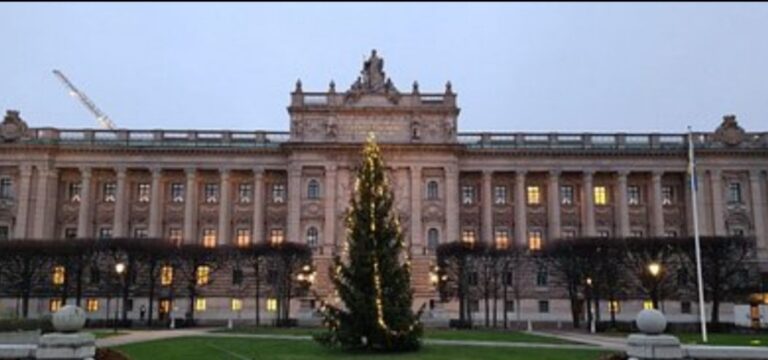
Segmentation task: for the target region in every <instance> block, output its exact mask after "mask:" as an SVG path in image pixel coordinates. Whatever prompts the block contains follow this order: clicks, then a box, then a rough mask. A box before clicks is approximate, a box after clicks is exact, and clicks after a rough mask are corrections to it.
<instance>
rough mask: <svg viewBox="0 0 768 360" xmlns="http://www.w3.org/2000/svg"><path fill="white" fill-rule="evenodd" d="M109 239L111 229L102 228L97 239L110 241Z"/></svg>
mask: <svg viewBox="0 0 768 360" xmlns="http://www.w3.org/2000/svg"><path fill="white" fill-rule="evenodd" d="M111 238H112V228H110V227H103V228H101V229H99V239H111Z"/></svg>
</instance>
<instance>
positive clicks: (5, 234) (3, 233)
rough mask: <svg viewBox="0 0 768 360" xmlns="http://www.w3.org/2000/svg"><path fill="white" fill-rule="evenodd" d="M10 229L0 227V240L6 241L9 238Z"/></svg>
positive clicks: (3, 226)
mask: <svg viewBox="0 0 768 360" xmlns="http://www.w3.org/2000/svg"><path fill="white" fill-rule="evenodd" d="M10 233H11V228H10V227H9V226H5V225H0V240H8V239H9V238H10V236H11V234H10Z"/></svg>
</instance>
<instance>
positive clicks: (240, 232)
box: [235, 229, 251, 246]
mask: <svg viewBox="0 0 768 360" xmlns="http://www.w3.org/2000/svg"><path fill="white" fill-rule="evenodd" d="M235 234H236V235H235V243H236V244H237V246H248V245H249V244H250V243H251V230H249V229H237V232H236V233H235Z"/></svg>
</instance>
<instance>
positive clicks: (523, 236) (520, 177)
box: [515, 170, 528, 248]
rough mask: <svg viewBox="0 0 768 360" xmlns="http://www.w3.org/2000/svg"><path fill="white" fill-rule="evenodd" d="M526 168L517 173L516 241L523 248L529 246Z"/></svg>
mask: <svg viewBox="0 0 768 360" xmlns="http://www.w3.org/2000/svg"><path fill="white" fill-rule="evenodd" d="M525 173H526V171H525V170H518V171H517V173H516V174H515V241H516V242H517V244H518V245H520V246H522V247H523V248H527V247H528V234H527V233H528V224H527V221H528V220H527V216H526V215H527V211H528V204H527V201H526V199H525Z"/></svg>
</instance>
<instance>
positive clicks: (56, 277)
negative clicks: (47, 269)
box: [51, 265, 67, 285]
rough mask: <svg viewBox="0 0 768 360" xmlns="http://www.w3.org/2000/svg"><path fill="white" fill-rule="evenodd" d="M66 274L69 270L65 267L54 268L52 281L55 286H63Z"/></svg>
mask: <svg viewBox="0 0 768 360" xmlns="http://www.w3.org/2000/svg"><path fill="white" fill-rule="evenodd" d="M66 274H67V270H66V269H65V268H64V267H63V266H61V265H57V266H54V267H53V273H52V274H51V281H52V282H53V285H63V284H64V279H65V278H66Z"/></svg>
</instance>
